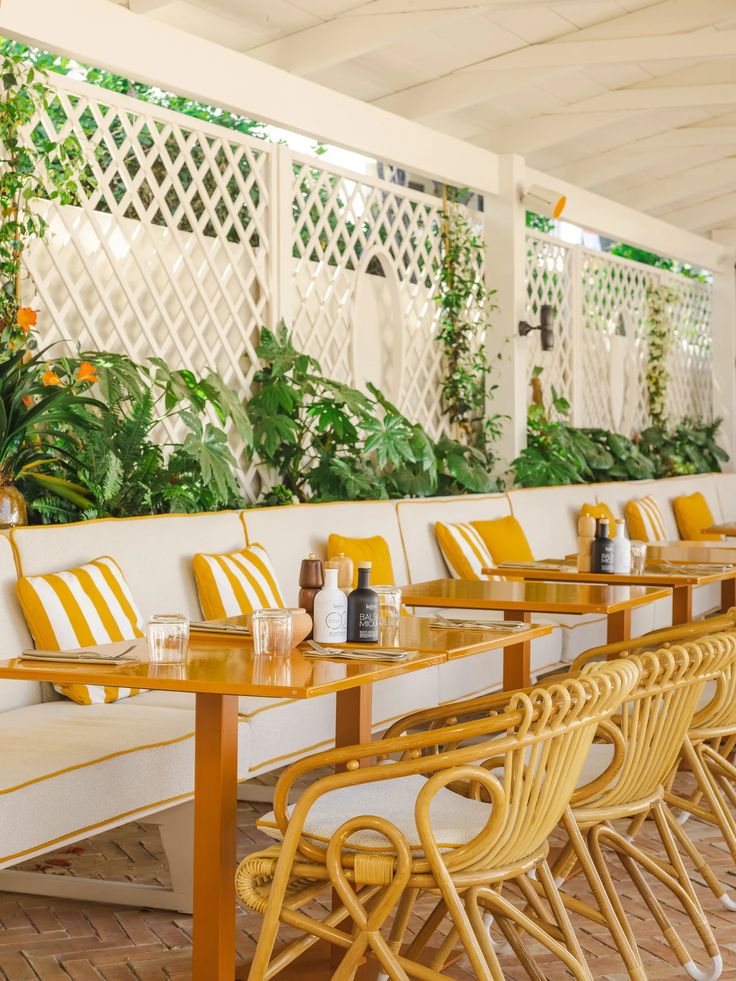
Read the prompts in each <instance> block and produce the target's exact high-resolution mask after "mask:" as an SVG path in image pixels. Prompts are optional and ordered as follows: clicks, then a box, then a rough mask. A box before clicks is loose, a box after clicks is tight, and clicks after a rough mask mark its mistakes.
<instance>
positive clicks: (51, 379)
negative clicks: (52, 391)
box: [41, 368, 61, 388]
mask: <svg viewBox="0 0 736 981" xmlns="http://www.w3.org/2000/svg"><path fill="white" fill-rule="evenodd" d="M41 381H42V382H43V384H44V385H45V386H46V387H47V388H48V387H49V386H50V385H61V378H59V376H58V375H57V374H56V372H55V371H54V370H53V369H52V368H49V369H48V370H47V371H44V373H43V377H42V378H41Z"/></svg>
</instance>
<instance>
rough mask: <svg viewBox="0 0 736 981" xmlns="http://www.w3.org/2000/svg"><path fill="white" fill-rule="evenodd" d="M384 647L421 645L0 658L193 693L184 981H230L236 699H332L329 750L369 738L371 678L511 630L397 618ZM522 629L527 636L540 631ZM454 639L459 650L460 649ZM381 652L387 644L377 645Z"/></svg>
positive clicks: (43, 674)
mask: <svg viewBox="0 0 736 981" xmlns="http://www.w3.org/2000/svg"><path fill="white" fill-rule="evenodd" d="M403 619H404V620H406V621H407V622H406V623H402V625H401V628H400V631H399V637H398V638H396V639H395V641H394V646H401V647H405V646H407V647H408V646H409V642H410V643H411V646H412V648H413V649H419V648H420V647H425V648H427V649H424V650H420V652H419V654H418V655H417V656H416V657H415V658H414V659H412V660H408V661H403V662H400V663H385V662H380V661H372V662H355V661H339V660H325V659H315V658H307V657H305V656H304V654H303V653H302V652H301V651H300V650H295V651H292V653H291V654H290V655H288V656H287V657H279V658H274V657H256V656H255V655H254V654H253V649H252V644H251V642H250V640H249V639H246V638H243V640H242V641H241V640H240V639H238V640H233V639H231V638H227V639H225V640H212V639H207V638H201V637H196V636H193V637H192V640H191V643H190V647H189V652H188V655H187V659H186V662H185V663H184V664H174V665H161V664H150V663H149V662H148V660H147V657H148V652H147V648H146V644H145V641H139V642H138V644H137V654H138V656H139V657H140V659H141V660H140V661H139V662H137V663H128V664H121V665H98V664H73V663H60V662H54V661H23V660H17V659H14V660H10V661H0V678H12V679H21V680H26V681H29V680H32V681H50V682H54V683H56V684H63V683H70V684H89V685H112V686H117V687H121V688H146V689H154V690H164V691H186V692H193V693H194V694H195V696H196V711H195V776H194V785H195V789H194V907H193V908H194V931H193V953H192V977H193V979H194V981H232V979H233V976H234V971H235V887H234V875H235V864H236V854H235V840H236V826H237V824H236V819H237V745H238V743H237V729H238V697H239V696H250V695H255V696H261V697H264V696H265V697H269V698H293V699H302V698H315V697H319V696H321V695H326V694H329V693H335V694H336V700H337V723H336V728H337V731H336V739H337V742H338V745H352V744H355V743H360V742H366V741H368V740H370V738H371V724H370V720H371V698H370V692H371V686H372V685H373V683H374V682H376V681H382V680H383V679H385V678H392V677H396V676H397V675H402V674H406V673H408V672H412V671H420V670H422V669H424V668H427V667H430V666H432V665H436V664H442V663H443V662H445V661H446V660H447V659H448V657H450V656H453V657H459V656H461V655H462V652H463V651H464V650H465V651H466V653H467V654H474V653H478V652H481V651H488V650H493V649H496V648H498V649H505V648H507V647H516V648H517V649H518V647H519V645H520V644H521V643H522V641H521V640H520V637H519V635H518V634H516V633H513V632H509V631H507V632H504V633H497V632H490V631H489V632H486V631H484V632H483V633H482V634H481V633H480V632H478V631H456V630H430V629H429V628H428V627H427V626H425V625H422V624H419V625H417V624H413V623H412V622H411V621H412V620H413V618H410V617H406V618H403ZM549 630H550V628H549V627H546V626H532V627H530V629H529V634H528V636H529V639H532V638H534V637H538V636H543V635H544V634H546V633H549ZM464 641H465V642H466V643H465V646H464ZM384 646H388V644H384Z"/></svg>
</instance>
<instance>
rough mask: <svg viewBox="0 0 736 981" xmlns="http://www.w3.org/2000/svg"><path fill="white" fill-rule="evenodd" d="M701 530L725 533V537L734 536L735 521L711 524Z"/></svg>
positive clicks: (711, 532) (735, 533) (735, 536)
mask: <svg viewBox="0 0 736 981" xmlns="http://www.w3.org/2000/svg"><path fill="white" fill-rule="evenodd" d="M703 531H705V532H708V533H709V534H713V535H726V537H727V538H736V521H727V522H725V524H722V525H711V526H710V528H703Z"/></svg>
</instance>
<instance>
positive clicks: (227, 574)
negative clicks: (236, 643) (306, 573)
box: [192, 545, 284, 620]
mask: <svg viewBox="0 0 736 981" xmlns="http://www.w3.org/2000/svg"><path fill="white" fill-rule="evenodd" d="M192 568H193V569H194V578H195V579H196V581H197V593H198V594H199V605H200V606H201V607H202V615H203V616H204V618H205V620H217V619H219V618H220V617H233V616H238V615H239V614H240V613H252V612H253V611H254V610H259V609H272V608H274V607H280V606H283V605H284V600H283V598H282V595H281V589H280V588H279V584H278V582H277V581H276V573H275V572H274V570H273V566H272V565H271V560H270V559H269V557H268V552H267V551H266V549H265V548H264V547H263V545H249V546H248V547H247V548H244V549H241V550H240V551H238V552H230V553H228V554H227V555H207V554H205V553H204V552H199V553H198V554H197V555H195V556H194V559H193V560H192Z"/></svg>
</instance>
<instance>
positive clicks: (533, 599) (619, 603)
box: [401, 579, 669, 688]
mask: <svg viewBox="0 0 736 981" xmlns="http://www.w3.org/2000/svg"><path fill="white" fill-rule="evenodd" d="M666 596H669V590H668V589H663V588H661V587H650V586H598V585H591V584H588V583H567V582H564V583H555V582H489V581H488V580H487V579H432V580H430V581H429V582H419V583H412V585H411V586H402V589H401V598H402V600H403V602H404V603H406V605H407V606H414V607H418V606H419V607H424V606H430V607H444V608H450V609H464V610H499V611H501V612H502V613H503V615H504V618H505V619H507V620H524V621H529V620H531V616H532V614H533V613H567V614H573V615H578V616H582V615H584V614H586V613H602V614H603V615H604V616H605V617H606V619H607V642H608V643H615V642H616V641H619V640H627V639H628V638H629V637H630V636H631V611H632V609H634V608H635V607H637V606H643V605H644V604H645V603H651V602H652V600H656V599H662V598H664V597H666ZM530 639H531V638H530ZM530 659H531V650H530V644H529V642H528V641H527V642H526V643H525V644H524V654H523V658H522V659H519V658H518V657H517V658H516V659H515V660H514V662H513V663H508V664H507V663H506V658H504V687H505V686H506V679H507V677H508V682H509V686H510V687H513V688H521V687H523V683H522V682H521V681H519V683H518V684H516V683H515V681H516V679H520V678H522V677H526V678H528V677H529V665H530Z"/></svg>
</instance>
